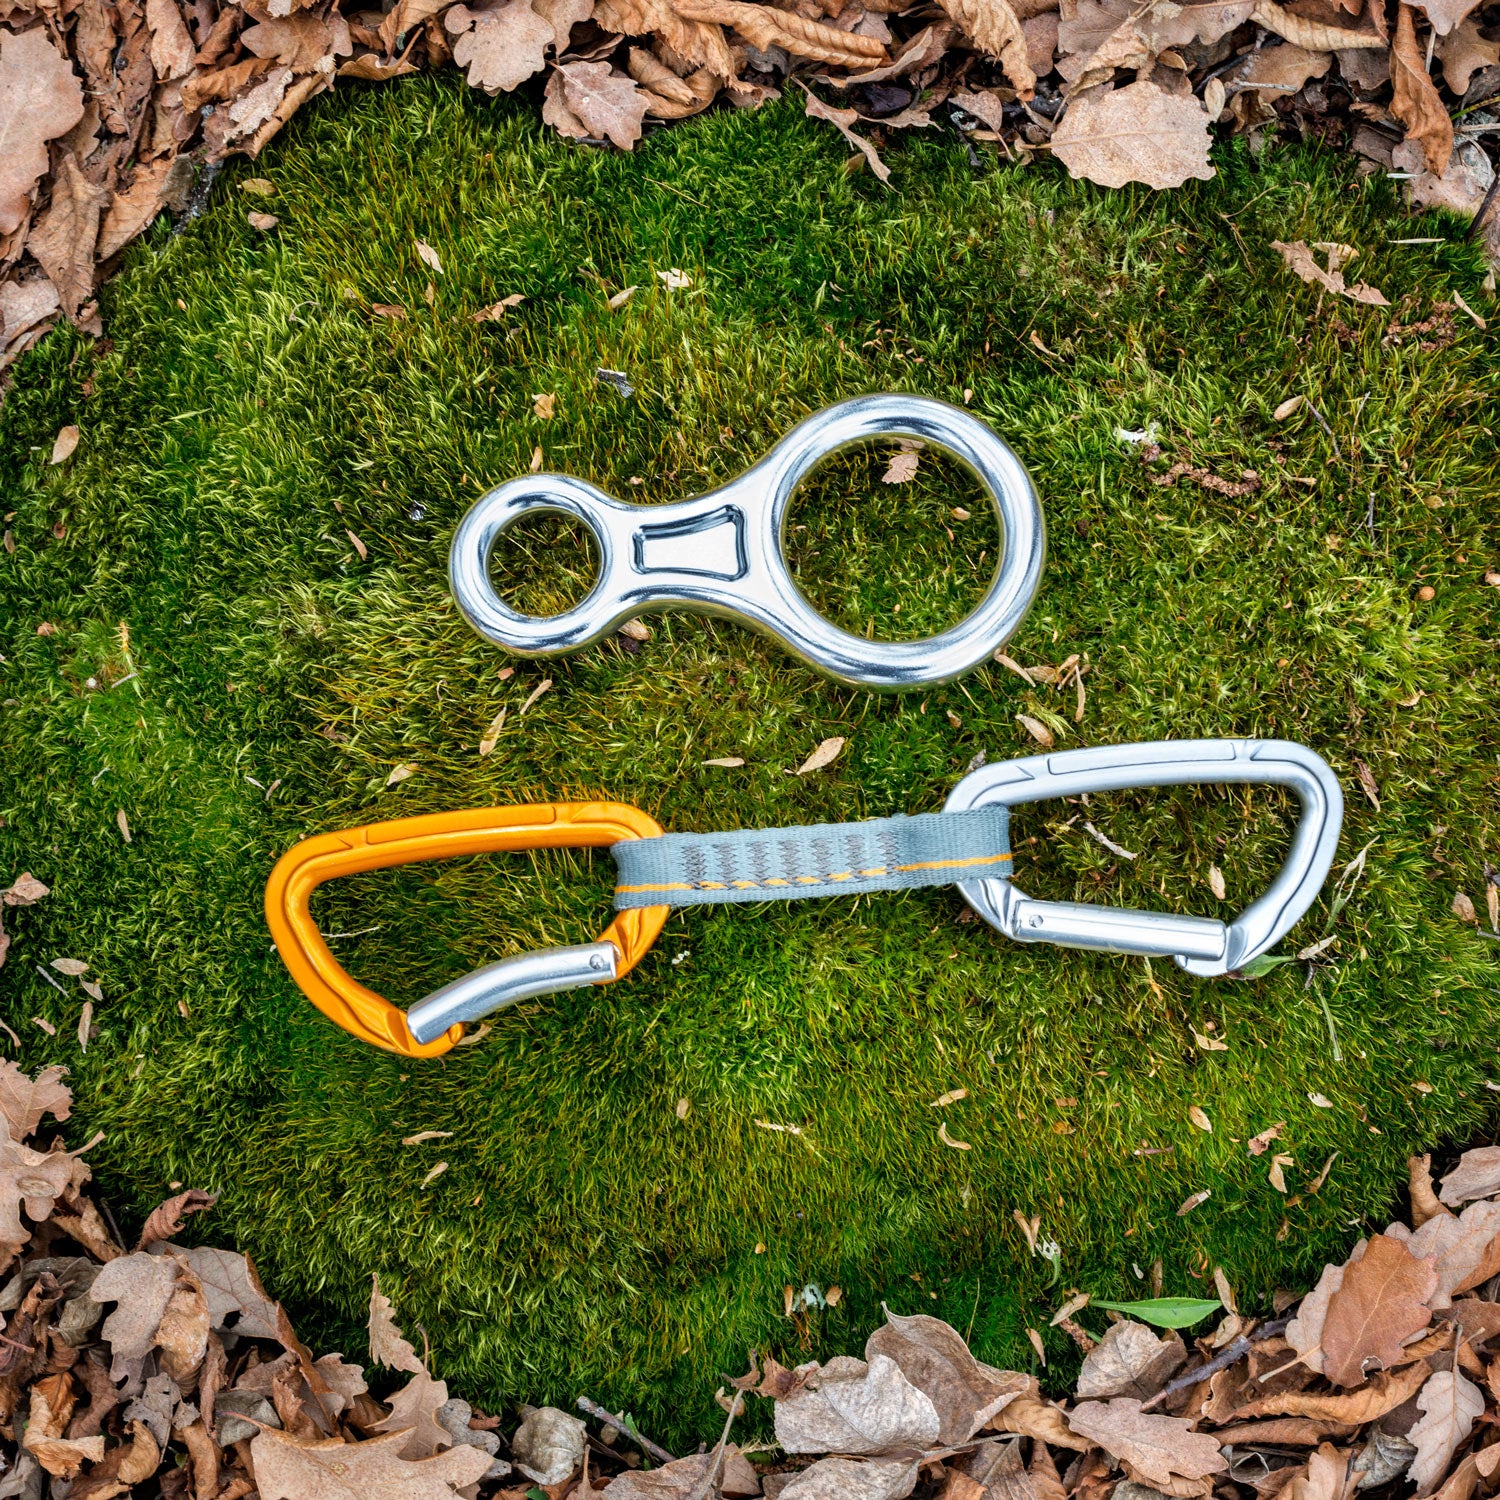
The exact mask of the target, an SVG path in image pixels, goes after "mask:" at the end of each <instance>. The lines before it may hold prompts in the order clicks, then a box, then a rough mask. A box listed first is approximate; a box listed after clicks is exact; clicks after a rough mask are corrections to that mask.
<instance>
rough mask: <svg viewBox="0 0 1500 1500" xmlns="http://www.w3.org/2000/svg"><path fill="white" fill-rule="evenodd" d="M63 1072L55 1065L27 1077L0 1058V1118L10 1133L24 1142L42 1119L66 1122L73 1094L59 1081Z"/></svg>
mask: <svg viewBox="0 0 1500 1500" xmlns="http://www.w3.org/2000/svg"><path fill="white" fill-rule="evenodd" d="M67 1071H68V1070H67V1069H66V1068H63V1067H58V1066H56V1065H54V1066H52V1067H50V1068H43V1069H42V1071H41V1072H40V1073H38V1074H37V1075H36V1077H35V1078H34V1079H33V1078H30V1077H28V1076H27V1075H26V1074H25V1073H24V1072H22V1071H21V1069H20V1068H18V1067H17V1066H16V1065H15V1063H13V1062H11V1060H10V1059H9V1058H4V1059H0V1115H4V1116H5V1121H6V1124H7V1125H9V1126H10V1133H11V1135H12V1136H14V1137H15V1139H16V1140H18V1141H19V1140H24V1139H25V1137H26V1136H28V1135H30V1134H31V1132H32V1131H33V1130H35V1129H36V1128H37V1126H38V1125H39V1124H40V1123H41V1120H42V1116H43V1115H46V1114H50V1115H52V1116H53V1117H54V1118H56V1119H59V1120H66V1119H67V1118H68V1115H69V1114H70V1113H71V1112H72V1109H73V1091H72V1089H70V1088H68V1087H67V1086H66V1085H65V1084H64V1083H63V1082H62V1079H63V1077H64V1076H65V1075H66V1073H67Z"/></svg>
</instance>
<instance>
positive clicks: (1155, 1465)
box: [1068, 1396, 1229, 1489]
mask: <svg viewBox="0 0 1500 1500" xmlns="http://www.w3.org/2000/svg"><path fill="white" fill-rule="evenodd" d="M1068 1426H1069V1427H1070V1428H1072V1430H1073V1431H1074V1432H1076V1433H1077V1434H1078V1435H1079V1436H1080V1437H1084V1438H1087V1439H1088V1440H1089V1441H1090V1442H1094V1443H1098V1445H1099V1446H1100V1447H1101V1448H1103V1449H1104V1451H1105V1452H1106V1453H1108V1454H1110V1455H1111V1456H1112V1457H1114V1458H1118V1459H1120V1460H1121V1461H1122V1462H1124V1463H1127V1464H1129V1465H1130V1467H1131V1469H1132V1470H1133V1471H1134V1472H1135V1473H1137V1474H1139V1475H1140V1477H1141V1480H1142V1482H1143V1483H1146V1484H1150V1485H1155V1486H1156V1487H1157V1488H1158V1489H1165V1488H1169V1487H1170V1486H1171V1485H1172V1483H1173V1480H1174V1478H1175V1479H1179V1480H1180V1479H1188V1480H1199V1479H1206V1478H1207V1477H1208V1476H1209V1475H1210V1474H1219V1473H1222V1472H1223V1471H1224V1470H1225V1469H1227V1468H1228V1467H1229V1465H1228V1464H1227V1463H1226V1462H1225V1461H1224V1456H1223V1455H1222V1454H1221V1453H1220V1452H1219V1445H1218V1443H1217V1442H1216V1441H1215V1440H1214V1439H1213V1438H1212V1437H1210V1436H1208V1434H1206V1433H1202V1432H1194V1431H1193V1424H1192V1423H1191V1422H1189V1421H1188V1420H1187V1419H1186V1418H1184V1417H1168V1416H1162V1415H1160V1414H1159V1413H1157V1412H1143V1411H1142V1410H1141V1403H1140V1402H1139V1401H1137V1400H1135V1399H1134V1398H1133V1397H1130V1396H1116V1397H1115V1398H1114V1399H1113V1400H1112V1401H1109V1402H1108V1403H1105V1402H1100V1401H1086V1402H1084V1403H1083V1404H1082V1405H1081V1406H1078V1407H1075V1408H1074V1409H1073V1410H1072V1411H1071V1412H1069V1413H1068Z"/></svg>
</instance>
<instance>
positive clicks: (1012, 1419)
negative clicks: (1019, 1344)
mask: <svg viewBox="0 0 1500 1500" xmlns="http://www.w3.org/2000/svg"><path fill="white" fill-rule="evenodd" d="M1026 1335H1027V1337H1028V1338H1030V1339H1031V1343H1032V1347H1033V1348H1035V1349H1036V1351H1037V1356H1038V1358H1040V1359H1041V1361H1042V1363H1043V1364H1044V1365H1045V1364H1046V1362H1047V1361H1046V1346H1045V1345H1044V1344H1043V1343H1042V1336H1041V1334H1039V1333H1038V1332H1037V1331H1036V1329H1034V1328H1028V1329H1027V1330H1026ZM993 1425H994V1426H995V1427H996V1428H998V1429H999V1430H1000V1431H1001V1432H1016V1433H1019V1434H1020V1435H1021V1436H1022V1437H1029V1438H1038V1439H1040V1441H1039V1442H1038V1443H1037V1444H1036V1445H1035V1447H1036V1448H1041V1449H1043V1450H1045V1447H1046V1445H1047V1444H1048V1443H1050V1444H1051V1445H1052V1446H1053V1447H1054V1448H1071V1449H1072V1450H1073V1451H1074V1452H1075V1453H1083V1452H1086V1451H1087V1450H1088V1448H1089V1447H1090V1446H1091V1444H1090V1442H1089V1439H1088V1438H1086V1437H1080V1436H1079V1435H1078V1434H1077V1433H1075V1432H1074V1431H1073V1429H1072V1428H1071V1427H1069V1426H1068V1420H1067V1414H1066V1413H1065V1412H1064V1411H1062V1410H1061V1408H1059V1407H1056V1406H1054V1405H1053V1404H1052V1403H1051V1402H1050V1401H1044V1400H1042V1398H1041V1397H1040V1396H1039V1395H1037V1394H1036V1392H1035V1391H1026V1392H1023V1393H1022V1394H1021V1395H1019V1396H1017V1397H1016V1399H1015V1400H1014V1401H1010V1402H1007V1403H1006V1404H1005V1405H1004V1406H1003V1407H1001V1409H1000V1412H999V1414H998V1415H997V1416H996V1417H995V1420H994V1423H993ZM1033 1451H1034V1450H1033Z"/></svg>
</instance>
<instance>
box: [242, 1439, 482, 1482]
mask: <svg viewBox="0 0 1500 1500" xmlns="http://www.w3.org/2000/svg"><path fill="white" fill-rule="evenodd" d="M405 1441H406V1435H405V1434H404V1433H400V1432H393V1433H389V1434H388V1435H386V1436H384V1437H378V1438H372V1439H370V1440H369V1441H368V1442H363V1443H346V1442H343V1441H341V1440H340V1439H338V1438H332V1439H329V1440H327V1441H325V1442H317V1443H299V1442H298V1441H297V1440H296V1439H295V1438H293V1437H290V1436H288V1435H287V1434H286V1433H284V1432H277V1431H276V1430H275V1429H274V1428H273V1429H269V1430H267V1431H264V1432H260V1433H257V1434H256V1436H255V1437H254V1438H253V1439H252V1440H251V1443H250V1457H251V1460H252V1462H253V1463H254V1465H255V1485H256V1488H257V1490H258V1491H259V1492H260V1500H454V1497H455V1496H456V1495H458V1494H459V1492H460V1491H461V1490H462V1489H463V1488H464V1487H465V1486H466V1485H471V1484H474V1483H476V1482H477V1481H478V1480H479V1478H480V1477H481V1476H482V1475H483V1474H484V1472H485V1470H486V1469H488V1468H489V1466H490V1456H489V1454H488V1453H485V1452H483V1451H482V1450H481V1449H479V1448H470V1447H467V1446H465V1447H458V1448H449V1449H448V1450H447V1451H446V1452H445V1453H439V1454H437V1455H436V1456H435V1457H433V1458H424V1459H418V1460H416V1461H415V1462H413V1461H412V1460H410V1459H405V1458H402V1457H401V1453H400V1450H401V1447H402V1444H403V1443H404V1442H405Z"/></svg>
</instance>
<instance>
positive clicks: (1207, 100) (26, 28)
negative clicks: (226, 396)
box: [0, 0, 1500, 482]
mask: <svg viewBox="0 0 1500 1500" xmlns="http://www.w3.org/2000/svg"><path fill="white" fill-rule="evenodd" d="M1486 3H1487V0H1187V3H1179V0H777V3H775V4H760V3H751V0H483V3H476V4H473V5H469V4H464V3H454V0H382V3H381V4H379V5H376V4H375V3H374V0H366V4H367V6H368V8H361V7H360V6H359V4H358V3H357V0H0V368H3V367H4V366H5V364H7V363H9V362H10V361H12V360H14V358H15V357H16V356H17V355H18V354H19V353H20V351H21V350H23V349H24V348H26V347H28V346H29V345H30V344H31V343H33V342H35V340H36V338H37V337H39V336H40V334H41V333H42V332H43V331H44V330H45V329H46V328H47V327H49V326H51V324H52V323H53V322H55V321H56V319H57V318H58V317H67V318H69V319H71V320H72V321H73V322H74V323H76V324H77V325H78V326H79V327H80V328H83V329H85V330H90V331H96V332H97V331H98V329H99V314H98V306H97V302H96V300H95V292H96V290H97V287H98V284H99V281H100V278H101V276H102V275H103V274H106V273H107V272H108V271H109V270H110V269H111V268H112V266H113V264H114V263H115V262H116V260H117V257H118V256H119V254H120V252H121V250H123V249H124V247H125V246H126V245H128V244H129V243H130V242H131V241H132V240H133V239H134V238H135V237H136V236H137V235H139V234H140V233H141V232H142V231H143V230H144V229H145V228H146V227H147V226H148V225H149V224H150V223H151V222H152V221H153V220H154V219H155V218H156V217H157V215H158V214H160V213H163V212H171V213H172V214H174V215H176V216H177V217H178V219H179V220H183V219H187V218H191V217H192V216H194V215H195V214H196V213H198V212H200V211H201V210H202V208H203V206H204V204H205V203H206V202H207V198H208V192H209V189H210V187H211V185H212V182H213V179H214V175H215V173H216V171H217V169H218V166H219V164H220V163H221V162H222V161H224V160H225V158H227V157H229V156H232V155H236V154H243V155H248V156H251V157H255V156H257V155H258V154H259V153H260V151H261V150H262V149H263V148H264V146H265V145H266V143H267V142H268V141H270V140H271V139H272V138H273V137H274V136H275V135H276V134H277V132H278V131H280V130H281V128H282V126H283V125H285V124H286V122H287V121H288V120H289V119H290V118H291V117H292V115H293V114H295V113H296V111H297V110H298V109H300V108H301V107H302V106H303V105H304V104H306V103H307V102H308V101H309V100H311V99H313V98H315V97H316V96H317V95H319V94H321V93H324V92H326V91H327V90H329V89H332V88H335V87H340V86H347V85H350V84H357V83H360V82H365V83H378V82H385V81H388V80H390V79H395V78H400V77H402V76H404V75H407V74H411V73H415V72H418V71H420V70H423V69H433V68H438V67H444V66H447V65H449V64H450V63H451V64H452V65H454V66H456V67H458V68H460V69H462V70H463V72H464V74H465V76H466V78H467V80H468V82H469V83H471V84H472V85H473V86H474V87H476V88H479V89H483V90H484V91H485V92H486V93H488V94H498V93H503V92H507V91H509V90H512V89H515V88H517V87H519V86H521V85H523V84H527V83H528V82H529V81H531V82H534V83H535V85H537V86H538V88H539V90H540V92H541V94H542V115H543V118H544V120H545V121H546V122H547V123H548V124H549V125H551V126H552V127H553V128H555V129H556V130H558V131H559V132H560V133H561V134H562V135H564V136H566V137H568V138H570V139H573V140H577V141H580V142H583V143H585V144H587V145H591V146H600V147H602V146H612V147H615V148H618V149H621V150H629V149H630V148H631V147H632V146H633V145H634V144H635V142H636V141H638V140H639V139H640V138H641V135H642V133H643V131H645V130H646V129H647V128H648V127H649V126H650V125H651V124H653V123H656V124H660V123H662V122H665V121H669V120H677V119H682V118H685V117H687V116H689V115H695V114H698V113H700V112H702V111H703V110H705V109H708V108H709V107H710V106H711V105H714V104H715V103H716V102H717V103H721V104H727V105H730V106H738V107H753V106H756V105H758V104H761V103H763V102H764V101H766V100H768V99H771V98H775V97H778V95H779V93H780V91H781V90H782V88H784V87H785V85H786V84H787V83H788V81H791V82H795V83H796V84H797V85H798V86H799V88H800V89H801V90H802V92H801V94H799V97H802V98H804V100H805V104H806V110H807V113H808V114H809V115H811V116H813V117H815V118H817V119H820V120H825V121H827V122H828V123H829V124H831V125H832V126H833V127H834V128H835V129H837V130H838V131H840V132H841V133H842V134H843V135H844V136H845V137H846V138H847V140H848V141H849V143H850V144H851V145H852V146H853V147H854V148H855V149H856V150H857V151H858V152H859V153H860V156H859V157H855V158H851V161H855V162H858V161H860V160H863V161H864V162H867V163H868V165H869V166H870V168H871V170H872V171H874V172H875V174H876V175H877V176H879V177H880V178H881V179H882V180H883V181H884V180H887V179H889V177H890V172H889V170H888V169H887V167H886V165H885V163H884V162H883V161H882V159H881V156H880V152H879V148H880V146H881V144H882V143H883V141H884V140H885V139H886V138H887V137H888V134H889V132H891V131H893V130H902V129H930V128H933V127H937V126H940V125H945V124H946V125H952V126H955V127H956V128H957V129H958V130H959V131H960V132H961V133H962V134H963V135H964V136H965V137H966V138H967V139H969V140H970V141H974V140H978V141H986V142H991V143H995V144H997V145H998V147H999V148H1000V150H1001V151H1003V152H1004V154H1005V155H1006V156H1007V157H1009V158H1011V159H1016V158H1018V157H1020V158H1027V159H1029V158H1030V157H1032V156H1034V155H1035V154H1037V153H1039V152H1051V153H1053V154H1054V155H1055V156H1056V157H1057V158H1058V159H1059V160H1060V161H1062V162H1063V163H1064V165H1065V166H1066V167H1067V169H1068V170H1069V171H1070V172H1071V173H1072V174H1073V175H1074V176H1075V177H1086V178H1088V179H1090V180H1091V181H1093V182H1097V183H1100V184H1103V185H1105V186H1109V187H1118V186H1121V185H1123V184H1125V183H1128V182H1140V183H1145V184H1147V185H1149V186H1151V187H1154V188H1167V187H1176V186H1178V185H1180V184H1182V183H1184V182H1186V181H1188V180H1189V179H1191V178H1207V177H1211V176H1213V171H1214V169H1213V167H1212V165H1211V164H1210V162H1209V156H1208V151H1209V145H1210V141H1211V129H1212V127H1214V126H1220V127H1222V128H1223V129H1224V130H1225V131H1226V132H1231V133H1254V132H1260V131H1263V130H1264V129H1265V128H1266V127H1268V126H1271V125H1283V126H1285V127H1287V128H1289V129H1291V130H1293V131H1296V132H1300V133H1302V134H1304V135H1314V136H1317V137H1318V138H1319V139H1327V140H1334V139H1341V140H1345V141H1347V142H1348V144H1349V145H1350V146H1351V147H1352V149H1353V150H1354V151H1356V152H1357V153H1358V154H1359V155H1360V156H1361V157H1362V158H1363V159H1364V160H1365V161H1366V162H1368V163H1370V164H1372V167H1371V169H1372V170H1375V169H1379V170H1385V171H1396V172H1399V173H1402V174H1405V175H1406V179H1407V181H1408V186H1409V191H1410V194H1411V197H1412V200H1413V202H1414V203H1416V204H1417V205H1419V206H1425V205H1428V204H1439V205H1445V206H1448V207H1451V208H1454V209H1457V210H1459V211H1461V212H1467V213H1471V214H1472V213H1475V212H1477V211H1478V210H1479V208H1480V206H1481V204H1483V203H1484V201H1485V195H1486V193H1487V191H1488V189H1489V188H1490V185H1491V183H1492V182H1493V181H1494V168H1493V166H1492V164H1491V161H1490V158H1489V156H1488V155H1487V154H1486V150H1485V147H1484V145H1483V141H1484V139H1485V134H1486V132H1487V131H1490V130H1492V129H1493V128H1494V126H1495V123H1496V122H1495V117H1494V116H1493V115H1492V114H1490V113H1489V112H1487V111H1486V110H1485V109H1483V108H1480V107H1478V106H1481V105H1484V104H1488V103H1490V102H1491V101H1492V100H1493V99H1494V98H1495V97H1496V96H1500V41H1497V40H1493V39H1492V34H1493V33H1495V32H1496V30H1497V24H1496V23H1497V22H1500V5H1497V4H1496V3H1495V0H1488V6H1489V8H1488V9H1486ZM1460 103H1461V104H1463V105H1464V106H1465V110H1464V113H1463V116H1462V122H1461V124H1460V126H1459V127H1458V128H1457V129H1455V125H1454V121H1453V119H1452V118H1451V116H1452V114H1453V111H1454V109H1455V108H1456V107H1457V106H1458V105H1459V104H1460ZM968 149H969V150H970V151H971V152H972V151H973V149H974V148H973V146H972V144H971V145H970V146H969V147H968ZM241 188H242V189H243V190H244V191H245V192H246V193H247V194H248V195H249V196H248V197H247V198H246V204H245V212H246V218H247V221H248V223H249V224H250V225H251V227H252V228H254V229H255V230H256V231H257V232H260V233H271V232H273V231H275V230H276V228H277V225H278V222H279V221H278V218H277V215H276V214H275V213H274V212H273V211H272V210H273V209H274V207H275V185H274V184H273V183H271V182H270V181H268V180H267V179H265V178H251V179H248V180H247V181H245V182H243V183H242V184H241ZM1492 244H1500V240H1495V241H1492ZM417 248H418V252H419V253H420V254H421V255H422V259H423V261H424V262H425V263H426V264H427V265H428V266H429V267H430V268H431V269H432V270H433V272H434V274H440V273H441V252H440V248H435V247H433V246H430V245H427V244H425V243H422V244H419V245H418V247H417ZM1307 264H1308V266H1309V267H1311V266H1312V262H1311V261H1310V260H1309V261H1308V263H1307ZM1298 269H1299V273H1302V270H1303V268H1302V267H1300V266H1299V267H1298ZM1313 269H1316V268H1315V267H1314V268H1313ZM671 274H676V273H671ZM1319 274H1320V275H1327V276H1329V277H1336V276H1338V274H1339V273H1338V271H1337V268H1336V267H1330V270H1329V271H1328V272H1326V273H1321V272H1320V273H1319ZM683 284H684V285H686V284H688V282H687V278H683ZM668 285H669V287H670V286H671V285H672V283H671V282H670V281H669V282H668ZM1340 290H1342V288H1340ZM1357 290H1358V289H1355V291H1353V292H1350V293H1348V295H1356V296H1357ZM493 312H494V310H493V309H491V310H489V313H482V314H477V316H488V315H490V314H492V313H493ZM370 313H371V315H372V316H377V317H382V316H383V317H394V316H402V317H404V316H406V310H405V309H401V308H390V307H385V306H384V305H383V304H375V305H372V306H371V308H370ZM892 482H896V481H894V480H893V481H892Z"/></svg>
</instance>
